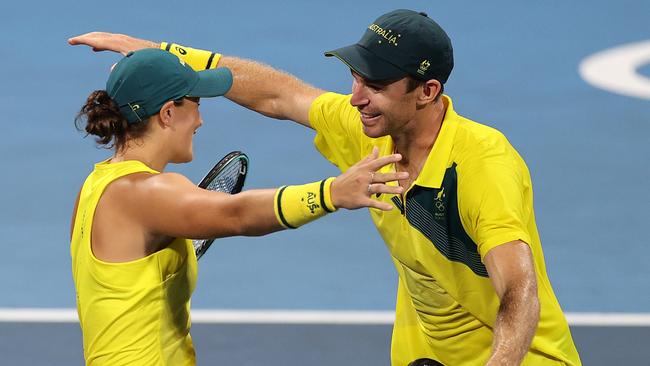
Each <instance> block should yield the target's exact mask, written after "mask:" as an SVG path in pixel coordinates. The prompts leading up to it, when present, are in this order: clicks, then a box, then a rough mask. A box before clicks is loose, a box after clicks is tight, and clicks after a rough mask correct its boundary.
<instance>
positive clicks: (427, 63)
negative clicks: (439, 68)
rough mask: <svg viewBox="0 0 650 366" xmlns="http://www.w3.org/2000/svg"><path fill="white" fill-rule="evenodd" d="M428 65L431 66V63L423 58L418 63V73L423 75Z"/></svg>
mask: <svg viewBox="0 0 650 366" xmlns="http://www.w3.org/2000/svg"><path fill="white" fill-rule="evenodd" d="M429 66H431V63H430V62H429V60H424V61H422V62H421V63H420V68H419V69H418V74H420V75H424V73H425V72H427V70H429Z"/></svg>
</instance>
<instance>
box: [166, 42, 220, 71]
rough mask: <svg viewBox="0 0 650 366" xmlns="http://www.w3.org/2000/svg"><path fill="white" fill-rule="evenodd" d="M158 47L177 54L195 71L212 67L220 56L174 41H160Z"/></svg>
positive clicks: (215, 65) (214, 66)
mask: <svg viewBox="0 0 650 366" xmlns="http://www.w3.org/2000/svg"><path fill="white" fill-rule="evenodd" d="M160 48H161V49H163V50H165V51H168V52H171V53H173V54H174V55H176V56H178V58H180V59H181V60H182V61H183V62H185V63H186V64H188V65H190V67H192V68H193V69H194V70H195V71H201V70H208V69H214V68H216V67H217V63H219V59H220V58H221V54H220V53H215V52H211V51H205V50H199V49H196V48H191V47H185V46H181V45H179V44H176V43H167V42H161V43H160Z"/></svg>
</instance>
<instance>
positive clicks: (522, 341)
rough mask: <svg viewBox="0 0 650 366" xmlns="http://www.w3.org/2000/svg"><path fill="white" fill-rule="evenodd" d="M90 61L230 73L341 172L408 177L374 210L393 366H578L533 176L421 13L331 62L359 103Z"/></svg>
mask: <svg viewBox="0 0 650 366" xmlns="http://www.w3.org/2000/svg"><path fill="white" fill-rule="evenodd" d="M70 43H71V44H86V45H89V46H91V47H93V49H95V50H113V51H118V52H123V53H124V52H128V51H131V50H134V49H139V48H144V47H161V48H163V49H166V50H168V51H170V52H172V53H175V54H177V55H181V57H182V58H183V59H184V60H185V61H186V62H188V63H190V64H191V65H192V66H193V67H195V68H197V69H206V68H213V67H216V64H217V63H218V64H219V66H225V67H228V68H230V69H231V70H232V72H233V74H234V83H233V87H232V89H231V90H230V91H229V92H228V94H226V97H227V98H229V99H231V100H233V101H234V102H236V103H238V104H241V105H243V106H245V107H247V108H250V109H253V110H256V111H258V112H260V113H262V114H264V115H266V116H270V117H274V118H279V119H290V120H293V121H295V122H297V123H300V124H302V125H304V126H306V127H310V128H312V129H314V130H315V131H316V137H315V144H316V147H317V148H318V150H319V151H320V152H321V154H322V155H323V156H325V157H326V158H327V159H328V160H330V161H331V162H332V163H334V164H335V165H337V166H338V167H339V168H340V169H341V170H343V171H345V170H346V169H348V168H349V167H350V166H351V165H352V164H353V163H354V162H355V161H357V160H359V158H360V157H363V156H364V155H367V154H368V152H370V151H371V150H372V149H373V148H374V147H378V148H379V150H380V153H381V154H382V155H386V154H391V153H394V152H399V153H400V154H402V156H403V159H402V160H401V161H400V162H397V163H395V164H391V165H389V166H387V167H385V168H384V169H382V171H383V172H388V171H406V172H409V175H410V179H408V180H407V181H400V184H401V185H402V186H403V187H404V189H405V192H404V193H403V194H402V195H401V196H400V197H390V196H388V195H379V197H378V199H379V200H381V201H383V202H387V203H390V204H392V205H394V206H395V207H396V208H397V210H393V211H390V212H384V211H378V210H370V214H371V216H372V219H373V221H374V223H375V225H376V226H377V228H378V230H379V232H380V234H381V236H382V238H383V239H384V241H385V242H386V245H387V246H388V249H389V250H390V253H391V256H392V259H393V262H394V264H395V267H396V268H397V272H398V273H399V285H398V290H397V306H396V318H395V325H394V329H393V338H392V351H391V358H392V365H393V366H406V365H408V364H409V363H410V362H412V361H414V360H417V359H422V358H424V359H430V360H429V361H427V362H431V364H435V363H433V360H435V361H437V362H439V363H441V364H443V365H447V366H459V365H519V364H522V365H536V366H537V365H539V366H542V365H580V364H581V363H580V358H579V356H578V353H577V351H576V348H575V346H574V344H573V340H572V338H571V333H570V331H569V327H568V325H567V322H566V320H565V318H564V315H563V313H562V310H561V308H560V305H559V303H558V301H557V300H556V298H555V295H554V293H553V289H552V288H551V284H550V282H549V279H548V276H547V274H546V267H545V264H544V257H543V253H542V247H541V243H540V239H539V235H538V233H537V228H536V224H535V215H534V212H533V191H532V185H531V178H530V174H529V172H528V169H527V167H526V165H525V163H524V161H523V160H522V158H521V157H520V156H519V154H518V153H517V152H516V151H515V149H514V148H513V147H512V146H511V145H510V143H509V142H508V140H507V139H506V138H505V137H504V136H503V135H502V134H501V133H500V132H498V131H496V130H494V129H492V128H490V127H487V126H484V125H481V124H479V123H476V122H474V121H471V120H469V119H467V118H465V117H463V116H461V115H459V114H458V113H456V111H455V110H454V107H453V104H452V100H451V98H450V97H449V96H447V95H444V94H443V86H444V84H445V82H446V81H447V79H448V77H449V75H450V73H451V71H452V68H453V51H452V46H451V41H450V39H449V37H448V36H447V34H446V33H445V32H444V30H443V29H442V28H441V27H440V26H439V25H438V24H436V23H435V22H434V21H433V20H431V19H430V18H429V17H428V16H427V15H426V14H424V13H418V12H415V11H411V10H396V11H392V12H389V13H387V14H384V15H382V16H380V17H379V18H378V19H377V20H375V21H374V22H372V23H370V24H368V25H367V27H366V29H365V33H364V34H363V36H362V37H361V39H360V41H359V42H357V43H356V44H353V45H351V46H347V47H343V48H339V49H337V50H333V51H330V52H327V53H326V55H327V56H334V57H337V58H339V59H340V60H341V61H343V62H344V63H345V64H346V65H347V66H348V67H349V68H350V71H351V73H352V78H353V84H352V93H351V94H349V95H342V94H337V93H331V92H326V91H324V90H321V89H318V88H315V87H313V86H310V85H307V84H306V83H304V82H302V81H300V80H298V79H297V78H295V77H293V76H291V75H288V74H286V73H283V72H280V71H277V70H274V69H272V68H270V67H267V66H264V65H261V64H259V63H256V62H253V61H248V60H242V59H239V58H235V57H225V56H224V57H220V55H219V54H215V53H212V52H208V51H202V50H196V49H191V48H187V47H183V46H179V45H175V44H169V43H161V44H157V43H152V42H150V41H144V40H140V39H135V38H132V37H128V36H125V35H116V34H108V33H89V34H85V35H82V36H79V37H75V38H72V39H71V40H70Z"/></svg>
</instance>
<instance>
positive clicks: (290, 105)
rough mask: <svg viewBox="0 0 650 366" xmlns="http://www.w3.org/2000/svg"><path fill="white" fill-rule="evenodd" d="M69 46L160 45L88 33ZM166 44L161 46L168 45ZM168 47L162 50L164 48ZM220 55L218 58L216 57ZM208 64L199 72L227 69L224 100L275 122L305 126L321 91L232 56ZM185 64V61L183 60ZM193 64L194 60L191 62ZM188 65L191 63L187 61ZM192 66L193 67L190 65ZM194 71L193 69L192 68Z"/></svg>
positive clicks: (179, 49) (186, 52) (186, 54)
mask: <svg viewBox="0 0 650 366" xmlns="http://www.w3.org/2000/svg"><path fill="white" fill-rule="evenodd" d="M68 43H70V44H71V45H81V44H85V45H88V46H90V47H92V48H93V50H95V51H114V52H119V53H122V54H123V55H126V54H127V53H128V52H130V51H137V50H140V49H143V48H159V47H160V46H161V44H160V43H156V42H152V41H148V40H145V39H139V38H135V37H131V36H128V35H125V34H115V33H106V32H91V33H86V34H83V35H80V36H77V37H73V38H70V39H69V40H68ZM168 45H169V44H165V46H168ZM167 48H168V47H165V49H167ZM168 50H169V51H170V52H172V53H174V54H176V55H177V56H178V57H180V58H181V59H185V58H192V57H196V56H197V54H194V55H191V52H194V51H196V52H198V54H199V57H201V56H204V55H205V54H208V55H210V54H211V53H210V52H206V51H203V50H199V49H196V50H192V49H189V48H185V47H183V46H179V45H176V44H174V45H173V46H172V45H169V49H168ZM219 56H220V55H219ZM209 60H210V61H209V62H207V63H205V62H204V63H201V66H200V67H199V69H204V68H206V67H210V68H212V67H214V66H215V65H217V66H219V67H228V68H229V69H230V70H231V71H232V73H233V77H234V82H233V86H232V89H231V90H230V91H229V92H228V94H226V97H227V98H229V99H231V100H232V101H234V102H235V103H238V104H240V105H242V106H244V107H246V108H249V109H252V110H254V111H257V112H260V113H262V114H264V115H266V116H269V117H273V118H278V119H290V120H293V121H296V122H298V123H300V124H302V125H305V126H307V127H311V126H310V124H309V108H310V106H311V104H312V102H313V101H314V99H316V97H318V96H319V95H321V94H322V93H323V92H324V91H323V90H320V89H318V88H315V87H313V86H311V85H309V84H307V83H305V82H303V81H301V80H300V79H298V78H296V77H295V76H292V75H290V74H287V73H285V72H282V71H279V70H276V69H273V68H272V67H270V66H266V65H263V64H261V63H258V62H255V61H250V60H244V59H240V58H236V57H221V58H220V59H219V61H218V62H217V61H216V59H214V60H213V59H212V57H210V58H209ZM186 61H187V60H186ZM194 61H195V60H194ZM188 63H189V64H190V65H192V62H188ZM193 67H195V66H193ZM195 68H196V67H195Z"/></svg>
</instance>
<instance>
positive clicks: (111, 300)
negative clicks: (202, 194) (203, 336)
mask: <svg viewBox="0 0 650 366" xmlns="http://www.w3.org/2000/svg"><path fill="white" fill-rule="evenodd" d="M138 172H147V173H150V174H157V173H158V172H157V171H155V170H153V169H151V168H149V167H147V166H146V165H145V164H143V163H141V162H139V161H123V162H119V163H113V164H109V163H108V162H103V163H99V164H96V165H95V170H94V171H93V172H92V173H91V174H90V175H89V176H88V178H87V179H86V182H85V183H84V185H83V188H82V189H81V194H80V196H79V206H78V208H77V215H76V217H75V222H74V229H73V234H72V241H71V243H70V255H71V257H72V276H73V279H74V284H75V289H76V293H77V312H78V314H79V323H80V325H81V331H82V335H83V345H84V358H85V359H86V364H87V365H96V366H100V365H115V366H117V365H143V366H144V365H185V366H190V365H194V364H195V363H196V361H195V354H194V347H193V345H192V337H191V336H190V297H191V295H192V292H193V291H194V288H195V286H196V278H197V260H196V255H195V254H194V246H193V245H192V241H191V240H188V239H176V240H174V241H173V242H172V243H171V244H169V245H168V246H167V247H166V248H164V249H162V250H159V251H157V252H155V253H153V254H150V255H148V256H146V257H144V258H140V259H137V260H134V261H129V262H122V263H109V262H104V261H102V260H100V259H98V258H96V257H95V256H94V254H93V252H92V247H91V241H90V240H91V233H92V225H93V218H94V215H95V208H96V207H97V204H98V202H99V199H100V198H101V196H102V194H103V193H104V189H105V188H106V187H107V186H108V185H109V184H110V183H111V182H113V181H115V180H116V179H119V178H121V177H123V176H125V175H128V174H133V173H138ZM115 230H120V228H119V227H116V228H115Z"/></svg>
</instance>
